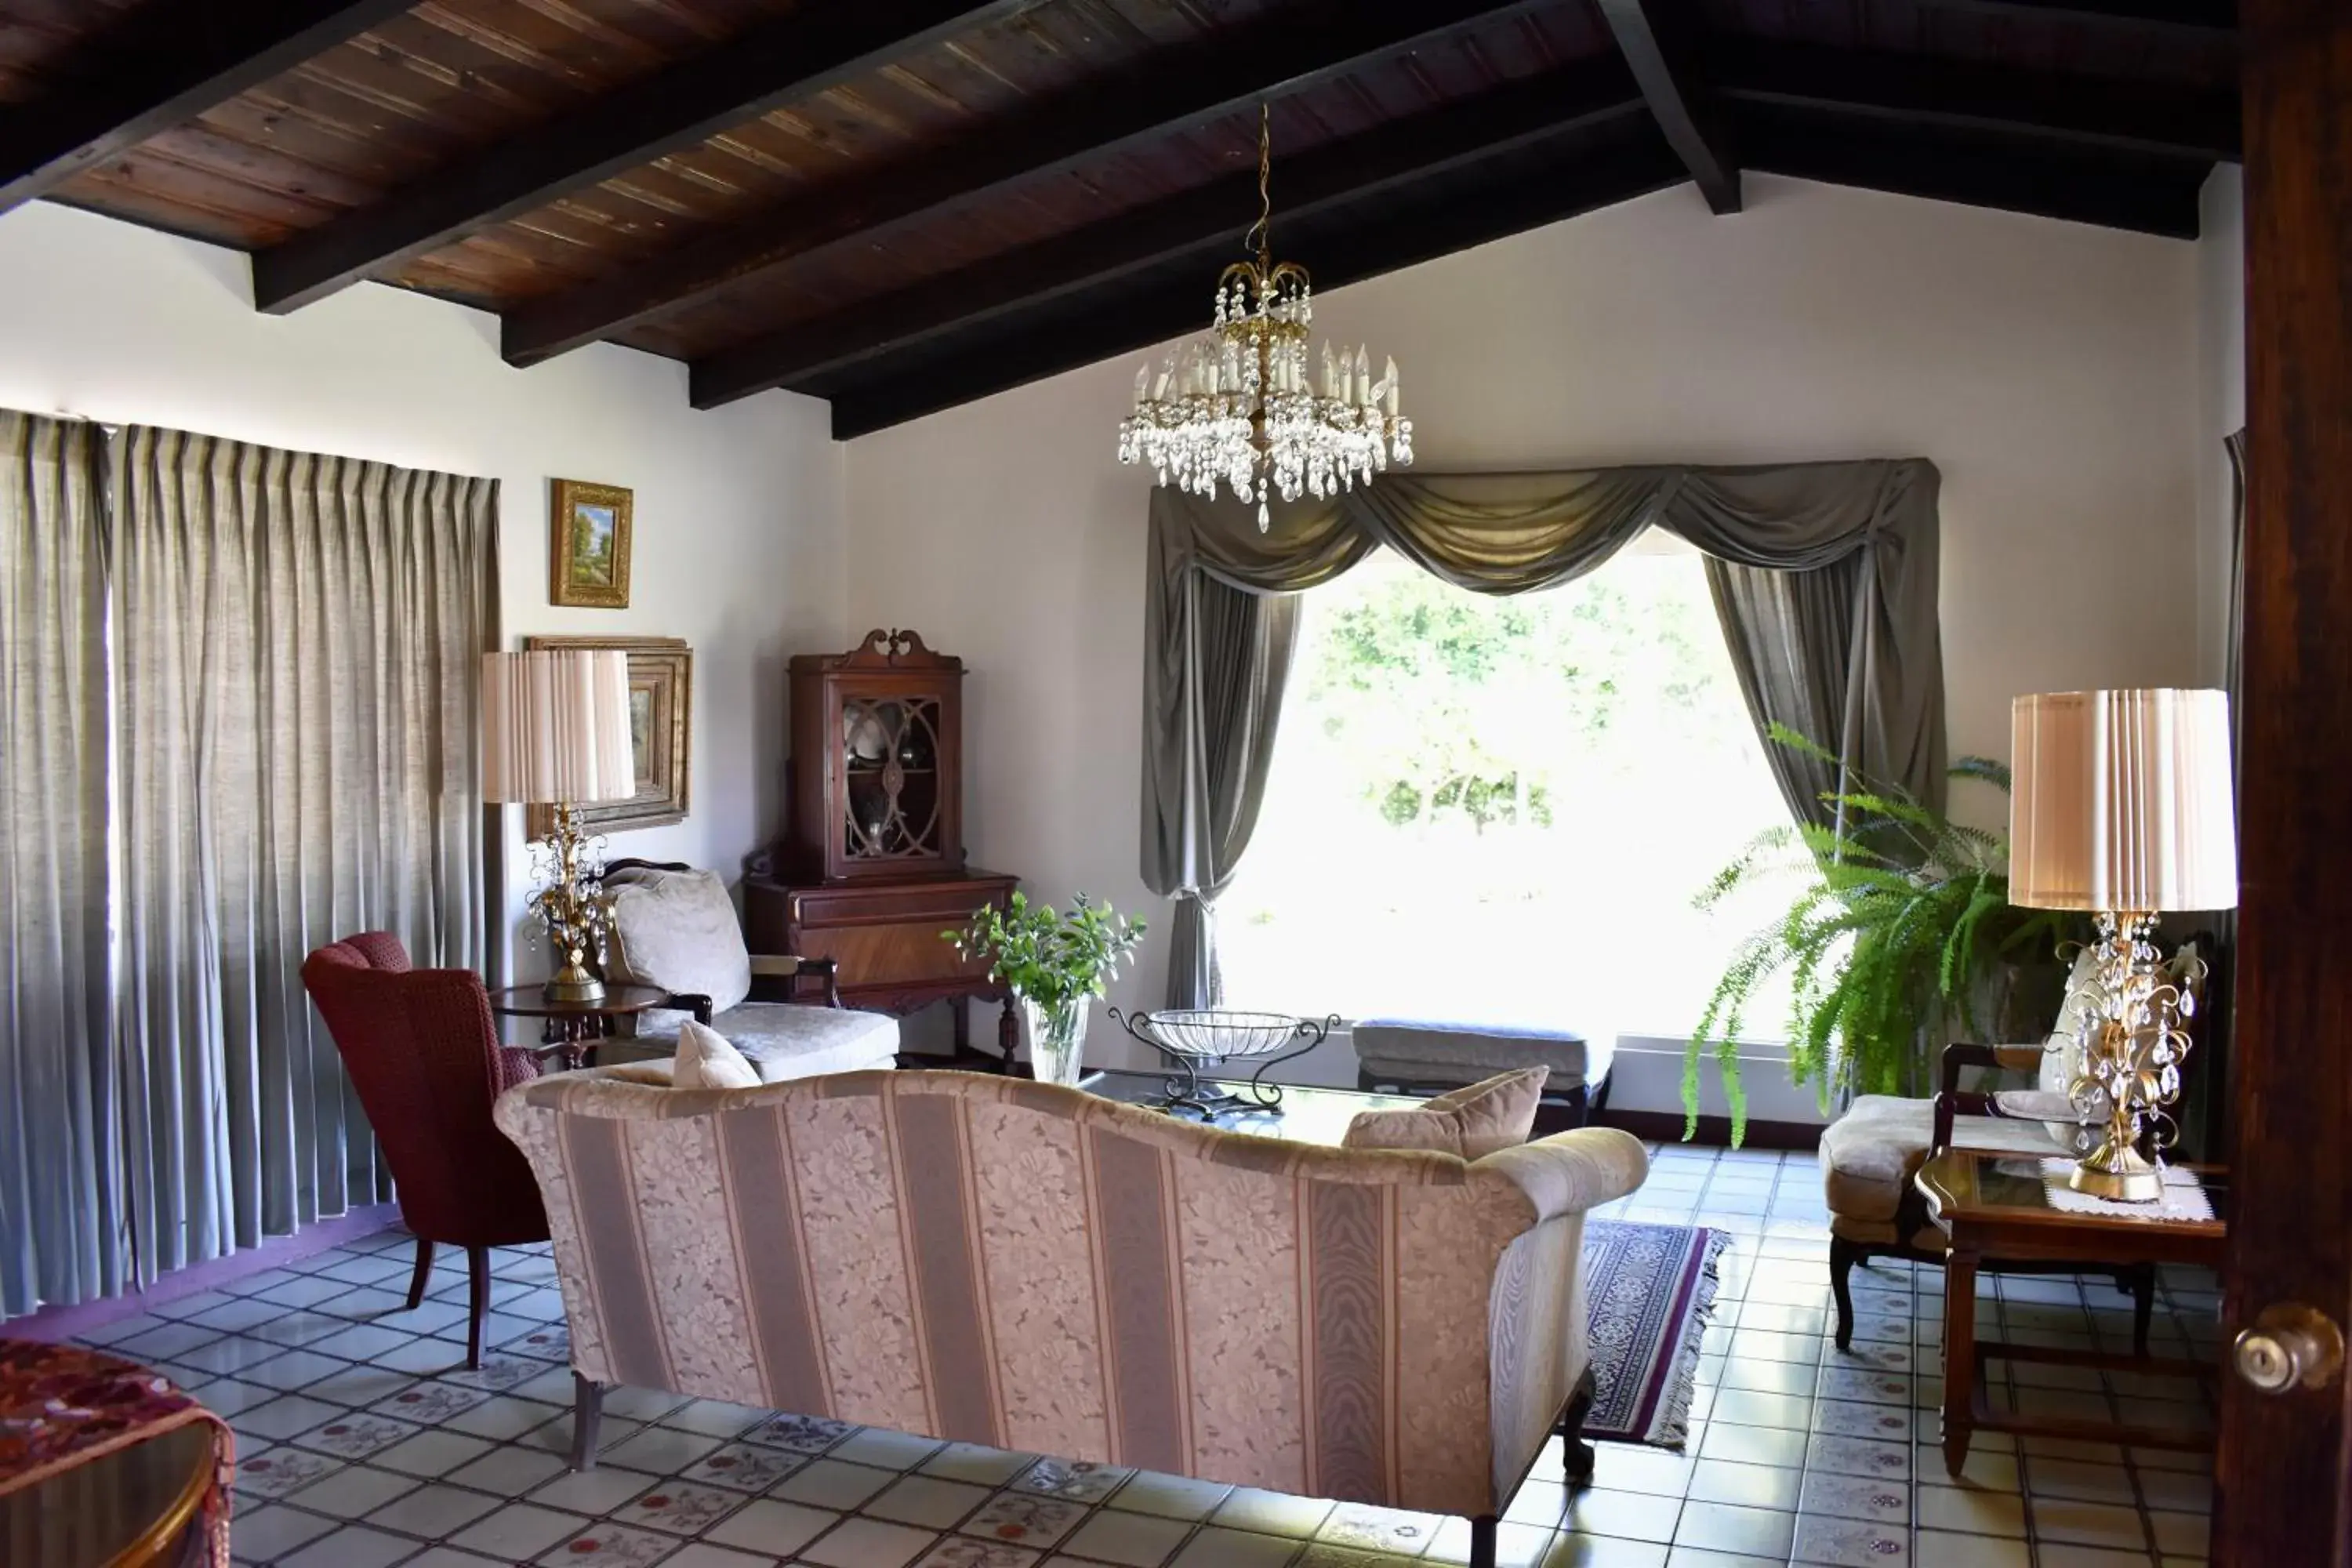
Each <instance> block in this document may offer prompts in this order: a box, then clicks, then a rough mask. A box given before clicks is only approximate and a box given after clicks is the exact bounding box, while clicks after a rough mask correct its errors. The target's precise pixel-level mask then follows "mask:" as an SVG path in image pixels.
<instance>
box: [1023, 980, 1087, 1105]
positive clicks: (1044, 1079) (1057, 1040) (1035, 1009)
mask: <svg viewBox="0 0 2352 1568" xmlns="http://www.w3.org/2000/svg"><path fill="white" fill-rule="evenodd" d="M1088 1011H1089V1009H1088V1007H1087V1004H1086V1003H1084V1002H1065V1003H1062V1004H1061V1005H1058V1006H1047V1005H1044V1004H1041V1003H1037V1002H1032V1001H1031V1000H1029V998H1028V997H1026V996H1024V997H1023V998H1021V1021H1022V1023H1023V1024H1024V1026H1026V1027H1027V1029H1028V1032H1029V1071H1030V1073H1031V1074H1032V1076H1034V1078H1035V1079H1037V1081H1038V1082H1039V1083H1058V1084H1063V1085H1066V1086H1067V1087H1069V1088H1071V1089H1076V1088H1077V1086H1078V1075H1079V1073H1080V1072H1082V1071H1084V1070H1085V1068H1084V1066H1083V1058H1084V1057H1085V1056H1086V1048H1087V1013H1088Z"/></svg>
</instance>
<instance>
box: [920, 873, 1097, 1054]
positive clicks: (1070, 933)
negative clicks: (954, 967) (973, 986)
mask: <svg viewBox="0 0 2352 1568" xmlns="http://www.w3.org/2000/svg"><path fill="white" fill-rule="evenodd" d="M1143 931H1144V924H1143V922H1142V921H1139V920H1129V918H1128V917H1127V916H1125V915H1122V914H1120V913H1119V912H1118V910H1114V909H1112V908H1111V907H1110V906H1109V905H1108V904H1097V903H1096V902H1095V901H1094V900H1091V899H1089V898H1087V896H1086V895H1085V894H1084V893H1080V894H1079V895H1078V896H1077V897H1076V899H1075V900H1072V901H1071V905H1070V908H1069V910H1068V911H1067V912H1066V913H1064V912H1061V911H1058V910H1055V908H1054V906H1053V905H1051V904H1033V903H1031V902H1030V901H1029V900H1028V897H1027V896H1026V895H1025V894H1022V893H1017V892H1016V893H1014V894H1013V899H1012V907H1011V908H1010V909H1009V910H1000V909H998V908H997V907H996V906H995V905H994V904H983V905H982V906H981V907H980V909H979V910H976V911H974V913H973V915H972V917H971V926H970V927H968V928H967V929H965V930H963V931H941V932H940V936H941V938H943V939H944V940H946V941H948V942H952V943H954V944H955V950H956V952H957V953H958V954H960V955H961V956H962V957H963V958H965V959H972V958H978V959H981V960H982V961H984V962H985V963H987V964H988V977H989V978H990V979H991V980H993V981H995V982H996V983H997V984H1000V985H1003V987H1004V988H1005V989H1006V990H1008V991H1010V992H1012V993H1013V995H1014V996H1015V997H1016V998H1018V999H1019V1001H1020V1003H1021V1020H1022V1022H1023V1023H1024V1025H1025V1026H1027V1028H1028V1033H1029V1070H1030V1072H1031V1073H1032V1074H1033V1075H1034V1076H1035V1077H1036V1078H1038V1079H1042V1080H1044V1081H1045V1082H1048V1083H1061V1084H1068V1085H1070V1086H1072V1087H1074V1088H1075V1087H1076V1084H1077V1081H1078V1077H1079V1073H1080V1071H1081V1061H1080V1058H1082V1057H1083V1056H1084V1055H1085V1052H1086V1044H1087V1015H1088V1012H1089V1004H1091V1003H1092V1002H1093V1001H1094V999H1095V998H1096V997H1097V996H1100V995H1101V994H1103V992H1104V990H1105V989H1106V988H1107V987H1108V985H1109V984H1110V980H1111V976H1112V975H1114V974H1116V973H1118V966H1119V964H1120V963H1122V962H1124V961H1125V960H1127V959H1128V958H1129V957H1130V956H1132V954H1133V953H1134V952H1135V946H1136V943H1138V942H1141V941H1142V940H1143Z"/></svg>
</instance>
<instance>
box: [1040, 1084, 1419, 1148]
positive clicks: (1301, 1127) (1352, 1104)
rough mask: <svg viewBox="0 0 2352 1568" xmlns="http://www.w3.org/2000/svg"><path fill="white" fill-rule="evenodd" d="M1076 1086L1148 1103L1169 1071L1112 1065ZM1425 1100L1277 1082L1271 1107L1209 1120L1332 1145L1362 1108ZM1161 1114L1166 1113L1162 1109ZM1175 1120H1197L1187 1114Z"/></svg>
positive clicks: (1229, 1128) (1223, 1127) (1406, 1106)
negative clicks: (1279, 1097)
mask: <svg viewBox="0 0 2352 1568" xmlns="http://www.w3.org/2000/svg"><path fill="white" fill-rule="evenodd" d="M1078 1087H1079V1088H1080V1089H1085V1090H1086V1091H1087V1093H1088V1094H1098V1095H1100V1096H1102V1098H1104V1099H1105V1100H1119V1101H1121V1102H1123V1103H1125V1104H1128V1105H1148V1104H1150V1102H1151V1101H1153V1100H1156V1099H1158V1098H1160V1096H1163V1095H1165V1094H1166V1093H1167V1091H1168V1074H1167V1073H1166V1072H1165V1071H1164V1070H1144V1069H1136V1068H1109V1069H1107V1070H1103V1071H1098V1072H1090V1073H1088V1074H1087V1075H1086V1077H1084V1078H1082V1079H1079V1080H1078ZM1203 1087H1204V1088H1208V1089H1234V1090H1236V1091H1238V1089H1240V1088H1241V1087H1243V1086H1241V1085H1238V1084H1228V1083H1221V1082H1218V1081H1216V1080H1213V1079H1211V1080H1204V1084H1203ZM1426 1103H1427V1102H1426V1101H1424V1100H1409V1099H1407V1098H1405V1097H1404V1096H1402V1095H1395V1094H1365V1093H1363V1092H1362V1091H1361V1090H1359V1089H1318V1088H1313V1087H1308V1086H1302V1085H1299V1084H1295V1083H1286V1084H1284V1085H1283V1086H1282V1100H1281V1101H1280V1103H1278V1104H1276V1105H1275V1106H1272V1107H1259V1106H1256V1105H1254V1104H1248V1103H1246V1102H1245V1103H1244V1105H1243V1106H1242V1107H1241V1108H1239V1109H1227V1110H1221V1111H1220V1112H1219V1113H1218V1115H1217V1118H1216V1121H1215V1122H1214V1123H1213V1125H1214V1126H1215V1127H1216V1128H1217V1129H1218V1131H1223V1132H1251V1133H1255V1134H1257V1135H1258V1136H1260V1137H1265V1138H1288V1139H1291V1140H1293V1141H1294V1142H1300V1143H1322V1144H1327V1145H1329V1146H1331V1147H1333V1148H1337V1147H1338V1146H1339V1140H1340V1139H1342V1138H1344V1137H1346V1136H1347V1133H1348V1123H1349V1122H1350V1121H1354V1120H1355V1119H1356V1113H1357V1112H1358V1111H1361V1110H1415V1109H1418V1108H1419V1107H1421V1106H1423V1105H1424V1104H1426ZM1163 1114H1165V1113H1164V1112H1163ZM1179 1120H1181V1121H1191V1122H1192V1123H1193V1124H1194V1125H1196V1126H1197V1125H1200V1120H1199V1118H1197V1117H1192V1116H1181V1117H1180V1118H1179Z"/></svg>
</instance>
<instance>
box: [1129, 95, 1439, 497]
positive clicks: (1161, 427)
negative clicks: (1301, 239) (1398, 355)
mask: <svg viewBox="0 0 2352 1568" xmlns="http://www.w3.org/2000/svg"><path fill="white" fill-rule="evenodd" d="M1270 132H1271V127H1270V123H1269V121H1268V117H1267V114H1266V110H1265V108H1264V107H1262V106H1261V108H1260V109H1259V110H1258V133H1257V135H1258V140H1257V195H1258V218H1257V222H1256V223H1255V224H1254V225H1252V226H1251V227H1250V232H1249V236H1248V238H1247V239H1246V240H1245V241H1244V243H1245V244H1246V245H1247V246H1248V247H1249V248H1250V249H1251V251H1252V252H1253V254H1252V256H1251V258H1250V259H1249V260H1247V261H1236V262H1234V264H1233V265H1232V266H1230V267H1228V268H1225V269H1224V271H1223V273H1222V274H1221V275H1220V276H1219V277H1218V279H1217V295H1216V308H1215V312H1214V315H1213V320H1212V323H1211V329H1210V331H1209V333H1208V335H1207V336H1205V337H1201V338H1195V339H1193V340H1192V341H1191V342H1187V343H1184V344H1181V345H1180V346H1179V347H1178V348H1177V349H1175V350H1174V351H1173V352H1171V353H1170V354H1169V355H1168V356H1167V358H1166V359H1165V360H1163V361H1162V362H1161V363H1160V366H1159V368H1158V370H1157V371H1156V372H1155V371H1154V369H1153V368H1152V366H1151V365H1150V364H1149V363H1147V364H1145V365H1144V367H1143V368H1142V369H1141V370H1139V371H1137V372H1136V374H1135V411H1134V412H1133V413H1132V414H1129V416H1127V417H1126V418H1125V419H1124V420H1122V421H1120V423H1119V426H1118V460H1119V461H1120V462H1122V463H1137V462H1140V463H1148V464H1150V466H1151V468H1152V470H1153V471H1154V473H1155V474H1157V476H1158V482H1159V483H1160V484H1163V485H1165V484H1170V483H1173V484H1174V485H1175V486H1176V488H1177V489H1181V490H1182V491H1184V492H1185V493H1186V494H1188V495H1196V496H1200V497H1202V498H1204V499H1211V500H1213V499H1214V498H1215V496H1216V493H1217V485H1218V482H1219V481H1220V480H1223V482H1224V484H1225V485H1226V486H1228V487H1229V488H1230V489H1232V490H1233V492H1234V495H1235V496H1236V497H1238V498H1239V499H1241V500H1244V501H1251V500H1254V501H1255V502H1257V526H1258V531H1259V532H1261V533H1263V532H1265V530H1266V526H1267V522H1268V518H1267V515H1266V503H1267V501H1268V500H1270V499H1271V498H1272V497H1274V496H1276V495H1279V496H1280V497H1281V498H1282V499H1283V500H1297V499H1298V498H1299V497H1300V496H1301V495H1312V496H1316V497H1318V498H1321V497H1325V496H1331V495H1336V494H1338V493H1339V491H1341V490H1343V489H1354V488H1355V487H1356V486H1357V485H1359V484H1369V483H1370V482H1371V479H1372V476H1373V475H1374V474H1378V473H1381V472H1384V471H1386V469H1387V468H1388V466H1389V465H1390V464H1391V462H1393V463H1395V464H1396V465H1397V466H1398V467H1399V468H1403V467H1405V466H1406V465H1408V464H1410V463H1411V462H1412V420H1410V419H1407V418H1405V417H1404V416H1402V414H1401V413H1399V412H1398V396H1397V365H1396V361H1394V360H1390V361H1389V362H1388V364H1387V366H1386V368H1385V369H1384V370H1383V371H1382V372H1381V377H1380V379H1379V380H1377V381H1375V380H1373V379H1372V374H1371V357H1370V355H1369V354H1368V353H1365V352H1364V349H1363V347H1362V345H1360V344H1359V345H1358V346H1357V348H1356V351H1355V352H1354V353H1352V354H1351V353H1349V352H1348V351H1347V349H1346V348H1345V347H1342V348H1341V349H1339V352H1338V353H1333V352H1332V348H1331V345H1330V344H1329V343H1328V342H1326V343H1324V344H1323V345H1322V354H1321V356H1320V357H1321V363H1320V365H1319V366H1318V364H1317V363H1315V358H1314V356H1312V355H1310V354H1309V353H1308V344H1307V340H1308V328H1309V327H1310V326H1311V325H1312V323H1313V321H1314V320H1315V296H1314V289H1313V288H1312V286H1311V285H1310V284H1309V283H1308V282H1307V268H1303V267H1301V266H1299V265H1298V264H1297V263H1296V262H1292V261H1285V262H1281V263H1276V261H1275V259H1274V250H1273V225H1274V206H1273V202H1272V199H1271V196H1270V194H1269V192H1270V182H1271V176H1272V173H1273V140H1272V137H1271V134H1270ZM1318 372H1319V374H1318Z"/></svg>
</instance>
